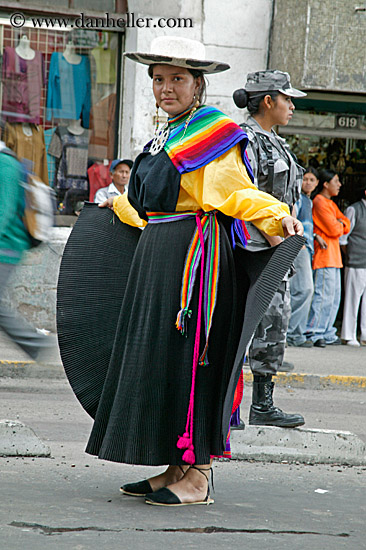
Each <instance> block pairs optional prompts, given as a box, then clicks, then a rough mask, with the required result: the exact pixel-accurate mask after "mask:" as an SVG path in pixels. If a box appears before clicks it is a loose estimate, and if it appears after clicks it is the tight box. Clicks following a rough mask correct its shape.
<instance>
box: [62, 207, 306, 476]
mask: <svg viewBox="0 0 366 550" xmlns="http://www.w3.org/2000/svg"><path fill="white" fill-rule="evenodd" d="M220 224H221V222H220ZM194 230H195V221H194V220H192V219H188V220H184V221H179V222H171V223H160V224H156V225H155V224H154V225H148V226H147V227H146V228H145V229H144V231H142V232H141V231H140V230H138V229H136V228H132V227H129V226H126V225H125V224H122V223H121V222H120V221H119V220H118V219H115V220H114V217H113V214H112V213H111V212H110V211H109V210H107V209H99V208H98V207H96V206H95V205H87V206H86V207H85V208H84V209H83V212H82V214H81V216H80V218H79V220H78V222H77V223H76V225H75V227H74V230H73V232H72V234H71V236H70V239H69V241H68V243H67V245H66V248H65V253H64V257H63V260H62V264H61V269H60V276H59V285H58V303H57V321H58V337H59V345H60V351H61V357H62V360H63V363H64V366H65V370H66V374H67V376H68V378H69V381H70V383H71V386H72V387H73V389H74V392H75V394H76V395H77V397H78V399H79V400H80V402H81V404H82V406H83V407H84V408H85V409H86V410H87V412H88V413H89V414H90V415H91V416H92V417H93V418H94V425H93V428H92V432H91V435H90V438H89V442H88V444H87V448H86V451H87V452H88V453H90V454H93V455H97V456H98V457H100V458H103V459H105V460H111V461H115V462H124V463H128V464H141V465H163V464H184V461H183V460H182V454H183V451H182V450H180V449H178V448H177V446H176V444H177V440H178V436H179V435H182V434H183V433H184V431H185V425H186V419H187V412H188V404H189V398H190V390H191V380H192V361H193V348H194V339H195V328H196V322H197V306H198V291H199V288H198V286H199V285H198V281H197V282H196V285H195V289H194V292H193V296H192V301H191V307H190V309H192V311H193V313H192V317H191V318H190V319H189V321H188V331H187V336H186V337H185V336H182V335H181V334H180V333H179V332H178V330H177V329H176V327H175V321H176V316H177V313H178V311H179V309H180V291H181V284H182V272H183V265H184V261H185V258H186V254H187V249H188V246H189V243H190V241H191V238H192V235H193V232H194ZM302 244H303V241H302V239H301V238H300V237H299V238H297V237H294V238H292V239H287V240H286V241H285V242H284V243H283V245H280V246H279V247H277V249H271V250H269V251H266V252H265V253H264V254H262V253H255V254H251V253H249V252H246V251H238V248H237V249H236V252H235V253H236V254H239V256H238V257H237V258H234V256H233V251H232V248H231V244H230V243H229V239H228V237H227V233H226V231H225V229H224V227H223V225H222V224H221V231H220V275H219V281H218V295H217V302H216V308H215V312H214V316H213V324H212V327H211V332H210V340H209V350H208V361H209V365H208V366H199V367H198V371H197V378H196V386H195V399H194V428H193V442H194V447H195V449H194V451H195V456H196V463H197V464H207V463H208V462H209V460H210V456H211V455H214V456H220V455H222V454H223V451H224V449H225V443H226V437H227V432H228V427H229V421H230V414H231V406H232V402H233V397H234V391H235V386H236V383H237V380H238V378H239V374H240V371H241V367H242V362H243V357H244V353H245V350H246V348H247V345H248V343H249V341H250V338H251V335H252V334H253V332H254V330H255V328H256V325H257V324H258V322H259V320H260V319H261V316H262V315H263V313H264V312H265V310H266V308H267V306H268V304H269V302H270V300H271V298H272V295H273V293H274V292H275V290H276V289H277V288H278V286H279V284H280V282H281V280H282V279H283V276H284V275H285V273H286V271H287V269H288V268H289V266H290V265H291V262H292V261H293V259H294V257H295V256H296V254H297V252H298V251H299V250H300V248H301V246H302ZM244 307H245V315H244ZM203 345H204V338H203V335H202V338H201V350H202V349H203Z"/></svg>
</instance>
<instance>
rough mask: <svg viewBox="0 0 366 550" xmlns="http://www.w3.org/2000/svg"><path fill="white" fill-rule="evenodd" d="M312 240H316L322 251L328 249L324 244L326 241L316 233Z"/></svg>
mask: <svg viewBox="0 0 366 550" xmlns="http://www.w3.org/2000/svg"><path fill="white" fill-rule="evenodd" d="M314 239H316V241H317V243H318V245H319V246H320V248H322V249H323V250H326V249H327V248H328V245H327V243H326V241H325V240H324V239H323V237H321V236H320V235H318V234H317V233H316V234H315V235H314Z"/></svg>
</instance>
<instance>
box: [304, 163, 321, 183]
mask: <svg viewBox="0 0 366 550" xmlns="http://www.w3.org/2000/svg"><path fill="white" fill-rule="evenodd" d="M305 174H313V175H314V176H315V177H316V179H317V180H318V179H319V172H318V170H317V169H316V168H314V166H308V167H307V168H305V172H304V176H305Z"/></svg>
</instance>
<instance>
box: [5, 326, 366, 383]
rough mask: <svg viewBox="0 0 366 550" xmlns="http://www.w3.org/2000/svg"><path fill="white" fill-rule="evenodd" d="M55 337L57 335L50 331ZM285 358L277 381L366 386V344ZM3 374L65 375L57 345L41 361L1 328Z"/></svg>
mask: <svg viewBox="0 0 366 550" xmlns="http://www.w3.org/2000/svg"><path fill="white" fill-rule="evenodd" d="M50 337H51V338H54V339H55V341H56V337H55V335H51V336H50ZM285 360H286V361H289V362H291V363H293V364H294V365H295V368H294V370H293V371H291V372H289V373H284V372H281V373H278V376H277V381H276V383H277V385H286V386H287V385H289V384H291V386H292V387H296V388H307V389H316V388H327V389H366V346H361V347H360V348H353V347H350V346H346V345H342V346H327V347H326V348H310V349H309V348H297V347H288V348H286V353H285ZM0 376H10V377H14V376H21V377H27V376H29V377H45V378H47V377H51V378H58V377H63V376H64V374H63V369H62V364H61V358H60V355H59V352H58V349H57V346H56V345H55V348H54V350H53V352H52V353H51V355H50V357H49V359H48V360H47V364H42V365H38V364H37V363H35V362H34V361H31V360H30V359H29V357H28V356H27V355H26V354H25V353H24V352H23V351H22V350H21V349H19V348H18V347H17V346H15V345H14V344H13V343H12V342H11V341H10V340H9V339H8V338H7V336H6V335H5V334H3V333H2V332H0ZM244 378H245V382H246V383H249V384H250V383H251V381H252V374H251V371H250V368H249V366H248V365H244Z"/></svg>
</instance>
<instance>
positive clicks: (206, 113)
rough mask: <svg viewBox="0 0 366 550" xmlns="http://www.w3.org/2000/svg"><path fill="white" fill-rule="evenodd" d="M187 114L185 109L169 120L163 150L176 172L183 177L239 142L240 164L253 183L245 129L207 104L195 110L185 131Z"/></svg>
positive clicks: (148, 144)
mask: <svg viewBox="0 0 366 550" xmlns="http://www.w3.org/2000/svg"><path fill="white" fill-rule="evenodd" d="M190 113H191V110H190V109H188V110H186V111H184V112H183V113H180V114H179V115H177V116H176V117H174V118H171V119H169V120H168V124H169V127H170V134H169V137H168V139H167V142H166V143H165V145H164V150H165V152H166V153H167V154H168V156H169V158H170V160H171V161H172V163H173V164H174V166H175V167H176V169H177V170H178V172H179V173H180V174H185V173H187V172H193V170H198V168H202V167H203V166H206V164H208V163H209V162H211V161H213V160H215V159H217V158H218V157H220V156H221V155H223V154H224V153H226V152H227V151H229V150H230V149H231V148H232V147H234V145H236V144H238V143H240V146H241V153H242V159H243V163H244V164H245V167H246V169H247V172H248V175H249V177H250V179H251V180H252V181H254V176H253V172H252V169H251V166H250V162H249V158H248V155H247V153H246V151H245V149H246V146H247V144H248V136H247V134H246V133H245V132H244V130H243V129H242V128H240V126H238V125H237V124H236V123H235V122H234V121H233V120H232V119H231V118H229V117H228V116H227V115H225V114H224V113H222V112H221V111H219V110H218V109H216V108H215V107H208V106H206V105H202V106H201V107H198V109H197V110H196V112H195V113H194V115H193V117H192V119H191V120H190V122H189V124H188V126H187V128H185V122H186V120H187V118H188V117H189V116H190ZM184 132H185V133H184ZM150 144H151V141H150V142H149V143H147V144H146V145H145V147H144V151H148V150H149V146H150Z"/></svg>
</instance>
